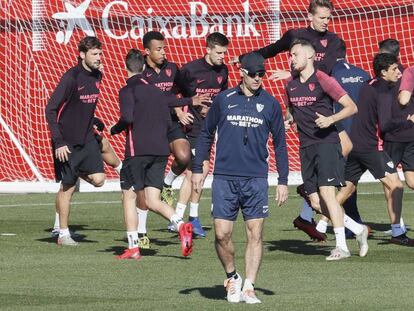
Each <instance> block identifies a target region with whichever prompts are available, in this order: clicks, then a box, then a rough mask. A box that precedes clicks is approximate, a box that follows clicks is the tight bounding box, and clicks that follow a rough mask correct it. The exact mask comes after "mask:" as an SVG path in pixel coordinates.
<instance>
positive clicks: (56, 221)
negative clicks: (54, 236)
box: [53, 213, 60, 230]
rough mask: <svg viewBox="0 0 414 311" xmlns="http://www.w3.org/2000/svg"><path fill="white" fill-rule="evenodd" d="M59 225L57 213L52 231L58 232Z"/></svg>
mask: <svg viewBox="0 0 414 311" xmlns="http://www.w3.org/2000/svg"><path fill="white" fill-rule="evenodd" d="M59 227H60V223H59V213H56V214H55V224H54V225H53V230H59Z"/></svg>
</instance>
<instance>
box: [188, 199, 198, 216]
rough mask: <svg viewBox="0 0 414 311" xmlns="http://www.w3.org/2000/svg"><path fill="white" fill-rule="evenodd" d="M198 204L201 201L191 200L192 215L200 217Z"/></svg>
mask: <svg viewBox="0 0 414 311" xmlns="http://www.w3.org/2000/svg"><path fill="white" fill-rule="evenodd" d="M198 205H199V203H193V202H190V214H189V216H190V217H198Z"/></svg>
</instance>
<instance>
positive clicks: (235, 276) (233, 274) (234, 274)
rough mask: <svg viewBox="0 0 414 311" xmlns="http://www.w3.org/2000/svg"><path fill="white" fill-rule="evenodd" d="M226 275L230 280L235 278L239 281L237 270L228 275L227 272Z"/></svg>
mask: <svg viewBox="0 0 414 311" xmlns="http://www.w3.org/2000/svg"><path fill="white" fill-rule="evenodd" d="M226 275H227V278H228V279H230V278H232V277H234V278H235V279H237V278H238V276H237V273H236V270H234V271H233V272H230V273H227V272H226Z"/></svg>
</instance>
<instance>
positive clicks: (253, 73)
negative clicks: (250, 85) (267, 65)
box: [241, 68, 266, 79]
mask: <svg viewBox="0 0 414 311" xmlns="http://www.w3.org/2000/svg"><path fill="white" fill-rule="evenodd" d="M241 70H242V71H243V72H244V73H245V74H246V75H248V76H249V77H250V78H253V79H254V78H256V76H258V77H259V78H263V77H264V75H265V74H266V71H257V72H248V71H247V70H246V69H243V68H242V69H241Z"/></svg>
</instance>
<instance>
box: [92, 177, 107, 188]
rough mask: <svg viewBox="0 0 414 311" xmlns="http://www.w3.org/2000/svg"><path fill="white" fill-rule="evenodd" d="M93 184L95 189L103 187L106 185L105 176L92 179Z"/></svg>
mask: <svg viewBox="0 0 414 311" xmlns="http://www.w3.org/2000/svg"><path fill="white" fill-rule="evenodd" d="M92 184H93V185H94V186H95V187H102V186H103V185H104V184H105V174H99V175H97V176H93V177H92Z"/></svg>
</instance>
